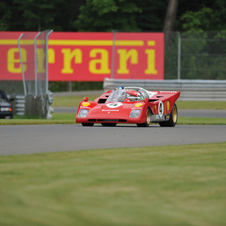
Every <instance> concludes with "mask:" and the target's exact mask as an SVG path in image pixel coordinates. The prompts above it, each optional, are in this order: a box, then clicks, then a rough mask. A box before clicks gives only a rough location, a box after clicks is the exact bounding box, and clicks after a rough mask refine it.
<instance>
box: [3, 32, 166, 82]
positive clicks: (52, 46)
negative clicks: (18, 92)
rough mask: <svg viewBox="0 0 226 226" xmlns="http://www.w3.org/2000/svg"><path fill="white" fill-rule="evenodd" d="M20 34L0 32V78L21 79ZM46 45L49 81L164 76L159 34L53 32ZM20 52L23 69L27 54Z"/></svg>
mask: <svg viewBox="0 0 226 226" xmlns="http://www.w3.org/2000/svg"><path fill="white" fill-rule="evenodd" d="M21 33H22V32H0V80H22V69H21V65H20V57H19V48H18V41H17V40H18V38H19V36H20V34H21ZM27 41H29V40H27ZM30 42H31V43H32V42H33V40H30ZM37 44H38V43H37ZM48 46H49V48H48V65H49V66H48V68H49V70H48V71H49V81H103V80H104V78H105V77H108V78H111V77H113V78H117V79H119V78H122V79H164V34H163V33H115V34H113V33H107V32H103V33H101V32H53V33H52V34H51V35H50V37H49V42H48ZM38 50H39V45H38V46H37V54H39V52H41V51H38ZM21 53H22V58H23V61H24V62H25V63H24V67H23V69H24V71H25V72H26V69H27V67H26V62H27V64H28V61H29V59H28V57H27V56H29V53H27V49H26V48H23V46H22V47H21ZM38 59H39V58H38ZM30 60H31V59H30ZM42 60H43V59H42ZM42 65H43V69H42V68H40V67H42ZM39 70H41V71H44V70H45V68H44V63H43V62H42V63H41V64H40V65H39Z"/></svg>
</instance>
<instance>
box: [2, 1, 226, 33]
mask: <svg viewBox="0 0 226 226" xmlns="http://www.w3.org/2000/svg"><path fill="white" fill-rule="evenodd" d="M170 7H171V8H173V9H174V10H173V11H172V13H173V14H174V15H170V16H169V17H168V18H167V17H166V15H167V12H168V11H169V10H170ZM172 18H174V19H173V21H172V24H173V25H172V26H171V27H169V26H168V27H167V26H164V25H166V23H167V22H169V21H170V19H172ZM225 22H226V1H225V0H183V1H179V0H142V1H141V0H7V1H5V0H0V31H41V30H42V31H43V30H46V29H53V30H54V31H112V30H120V31H152V32H155V31H163V29H164V28H166V29H169V30H176V31H188V30H191V31H197V30H198V31H200V30H208V31H219V30H225V29H226V23H225Z"/></svg>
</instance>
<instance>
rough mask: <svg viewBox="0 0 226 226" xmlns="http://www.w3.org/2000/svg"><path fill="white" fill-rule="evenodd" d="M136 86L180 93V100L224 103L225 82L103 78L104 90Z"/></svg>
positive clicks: (225, 95)
mask: <svg viewBox="0 0 226 226" xmlns="http://www.w3.org/2000/svg"><path fill="white" fill-rule="evenodd" d="M119 86H138V87H142V88H144V89H147V90H151V91H157V90H162V91H167V90H168V91H180V92H181V95H180V100H217V101H226V80H127V79H109V78H105V80H104V84H103V88H104V90H110V89H115V88H116V87H119Z"/></svg>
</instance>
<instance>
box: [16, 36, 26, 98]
mask: <svg viewBox="0 0 226 226" xmlns="http://www.w3.org/2000/svg"><path fill="white" fill-rule="evenodd" d="M23 35H24V33H22V34H21V35H20V37H19V38H18V47H19V54H20V65H21V71H22V77H23V86H24V95H25V96H26V95H27V89H26V84H25V77H24V67H23V59H22V53H21V48H20V39H21V38H22V37H23Z"/></svg>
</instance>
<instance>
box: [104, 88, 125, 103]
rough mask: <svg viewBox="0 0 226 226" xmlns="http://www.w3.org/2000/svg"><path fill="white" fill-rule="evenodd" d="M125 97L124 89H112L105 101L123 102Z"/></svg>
mask: <svg viewBox="0 0 226 226" xmlns="http://www.w3.org/2000/svg"><path fill="white" fill-rule="evenodd" d="M125 99H126V91H125V90H120V89H119V90H115V91H113V92H112V93H111V94H110V95H109V97H108V99H107V101H106V102H123V101H124V100H125Z"/></svg>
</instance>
